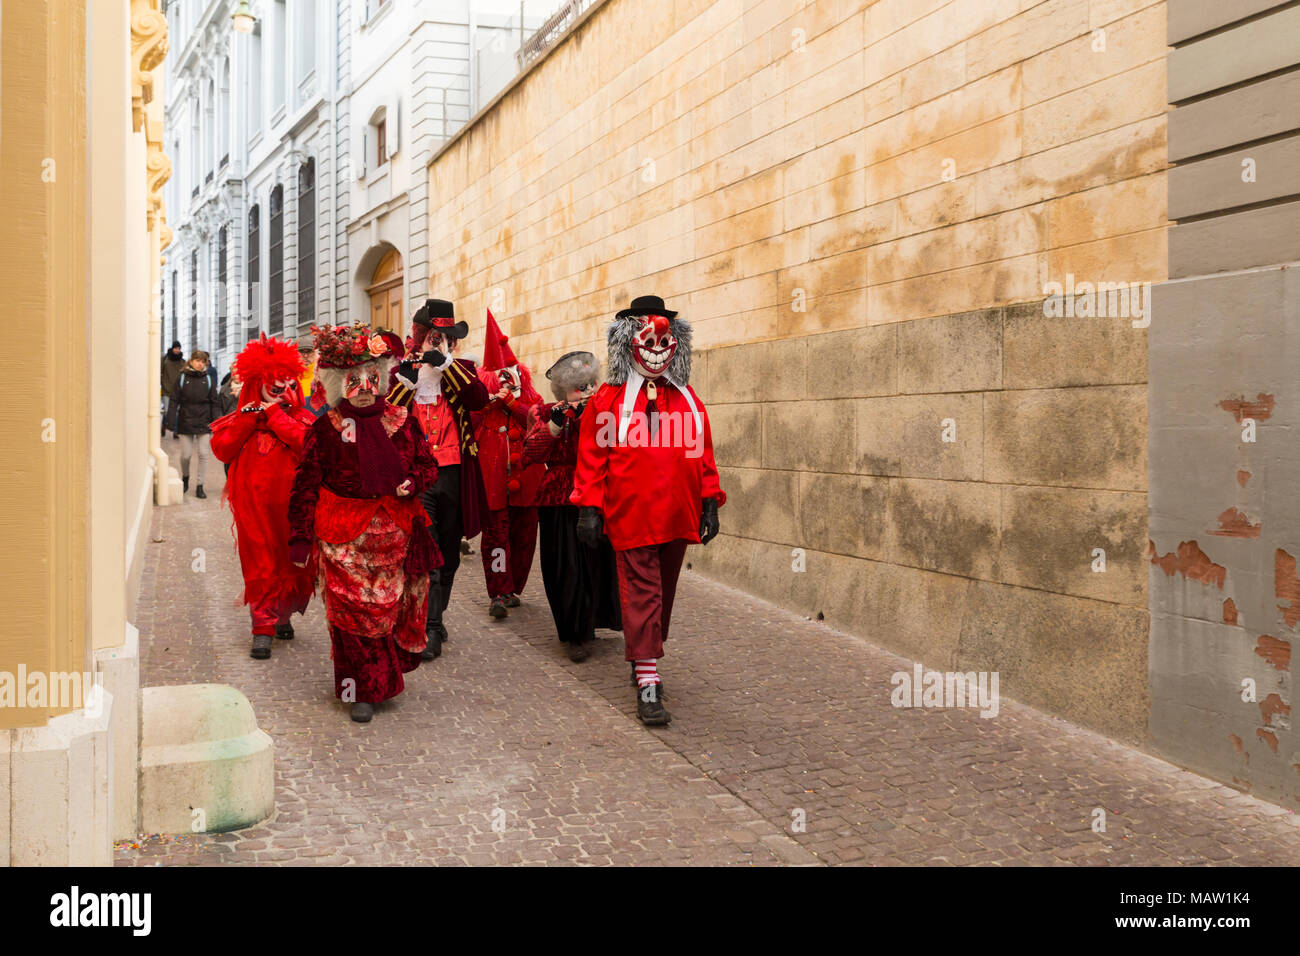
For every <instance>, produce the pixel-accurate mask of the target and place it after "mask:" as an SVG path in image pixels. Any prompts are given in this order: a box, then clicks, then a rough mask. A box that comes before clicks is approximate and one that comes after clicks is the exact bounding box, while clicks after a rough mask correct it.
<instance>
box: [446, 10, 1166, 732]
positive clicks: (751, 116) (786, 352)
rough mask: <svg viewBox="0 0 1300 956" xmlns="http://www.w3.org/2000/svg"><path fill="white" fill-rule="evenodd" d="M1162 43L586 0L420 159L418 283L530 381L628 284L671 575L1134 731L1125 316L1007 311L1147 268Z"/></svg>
mask: <svg viewBox="0 0 1300 956" xmlns="http://www.w3.org/2000/svg"><path fill="white" fill-rule="evenodd" d="M1165 52H1166V49H1165V5H1164V3H1163V2H1151V0H1040V2H1030V0H876V2H866V0H819V2H815V3H805V2H802V0H672V2H664V0H609V2H607V3H605V4H604V5H603V6H602V7H601V8H599V9H598V10H597V11H596V13H595V14H594V15H593V16H592V17H591V18H590V19H589V20H587V21H586V22H585V23H584V24H583V25H581V26H580V27H579V28H578V29H577V31H576V32H575V33H574V34H573V35H571V36H570V37H569V38H568V39H566V40H565V41H564V42H563V43H562V44H561V45H560V46H559V47H558V48H557V49H556V50H554V51H553V52H552V53H551V55H550V56H549V57H548V58H547V59H546V60H545V61H544V62H542V63H541V64H540V65H538V66H537V67H536V68H535V69H533V70H532V72H530V73H529V74H528V75H527V76H526V77H525V78H524V79H523V80H522V81H521V82H520V83H519V85H517V86H516V87H515V88H514V89H512V90H511V91H509V92H508V93H507V94H506V96H505V97H504V98H503V99H502V100H501V101H500V102H499V103H498V104H497V105H496V106H495V107H494V108H493V109H492V110H491V111H490V112H488V113H487V114H486V115H485V116H483V117H482V118H481V119H480V120H479V121H477V122H476V123H474V124H473V125H471V126H470V127H469V128H468V129H467V130H466V131H465V132H464V134H463V135H462V136H461V137H460V138H459V139H457V140H456V141H454V142H453V143H452V144H451V145H450V146H449V147H448V148H447V149H446V150H445V151H444V152H443V153H442V154H441V155H439V156H437V157H435V159H434V161H433V162H432V164H431V168H430V194H431V200H430V201H431V205H432V209H433V212H432V214H431V239H430V242H431V249H430V275H431V278H430V292H431V294H435V295H443V296H447V297H451V298H455V299H456V300H457V302H458V306H459V308H460V310H461V314H463V315H465V316H467V317H468V318H469V319H470V321H471V322H472V323H475V324H476V325H477V324H478V323H480V322H481V317H482V315H483V309H484V307H485V306H491V307H492V309H493V311H494V313H495V314H496V315H497V316H498V318H499V319H500V320H501V322H502V325H503V327H504V328H505V330H506V331H507V333H508V334H510V335H511V337H512V341H513V342H514V344H515V348H516V351H517V352H518V353H519V354H520V355H521V356H522V357H523V358H524V360H525V361H526V362H529V363H531V364H532V365H533V367H534V368H544V367H546V365H547V364H549V362H550V361H551V360H552V359H553V358H555V357H556V356H558V355H559V354H561V353H562V352H564V351H566V350H569V349H572V348H594V349H596V350H597V351H598V352H600V351H603V330H604V327H605V324H606V323H607V321H608V319H609V317H610V316H611V315H612V314H613V312H614V311H616V310H617V309H618V308H620V307H622V306H623V305H624V304H626V303H627V302H628V300H630V299H631V298H632V297H633V296H634V295H637V294H641V293H646V292H657V293H659V294H661V295H663V296H664V297H665V298H666V299H667V300H668V301H669V303H670V304H671V306H672V307H674V308H676V309H678V310H680V311H681V312H682V314H683V315H684V316H685V317H687V318H689V319H691V320H692V321H693V322H694V324H695V328H696V330H697V338H696V344H697V349H698V350H699V352H700V360H699V363H698V372H697V373H696V382H695V384H696V385H697V387H698V388H699V390H700V391H701V394H702V395H703V396H704V398H705V400H706V401H707V402H708V403H709V406H710V410H711V414H712V416H713V423H714V429H715V435H716V439H717V444H718V460H719V464H720V466H721V468H722V470H723V474H724V482H725V485H726V487H727V489H728V491H729V493H730V495H731V498H730V501H729V503H728V504H727V506H726V507H725V508H724V509H723V513H722V527H723V535H722V536H721V537H720V538H719V539H718V540H717V541H716V542H715V543H713V544H711V545H710V546H709V547H708V548H705V549H698V548H697V549H693V553H692V554H691V555H690V557H689V558H688V560H690V561H691V562H692V564H693V565H694V567H695V568H696V569H697V570H703V571H704V572H705V573H708V574H711V575H715V576H717V577H719V578H721V579H723V580H726V581H728V582H731V583H734V584H736V585H738V586H740V587H742V588H746V589H749V590H751V591H753V592H755V593H758V594H761V595H763V596H766V597H768V598H771V599H773V600H775V601H777V602H779V603H782V604H785V605H786V606H789V607H793V608H797V609H799V610H801V611H804V612H806V613H808V614H810V615H816V614H818V613H820V614H822V615H823V616H824V617H825V619H826V620H827V621H828V622H829V623H831V624H833V625H835V626H837V627H842V628H846V629H848V630H851V631H854V632H855V633H859V634H862V635H864V636H865V637H867V638H869V639H870V640H872V641H874V642H877V643H879V644H881V645H884V646H886V647H890V648H894V649H897V650H899V651H902V652H904V653H907V654H909V655H911V656H914V657H916V658H919V659H920V660H921V661H923V662H925V663H926V664H928V665H931V666H935V667H940V668H945V669H950V668H961V669H963V670H994V669H996V670H998V671H999V672H1000V674H1001V689H1002V691H1003V693H1006V694H1008V695H1010V696H1013V697H1017V698H1019V699H1022V700H1026V701H1029V702H1031V703H1034V704H1036V705H1038V706H1041V707H1043V708H1045V709H1048V710H1049V711H1051V712H1052V713H1057V714H1061V715H1063V716H1067V717H1070V718H1073V719H1076V720H1079V721H1081V722H1084V723H1086V724H1089V725H1091V726H1093V727H1096V728H1099V729H1102V730H1104V731H1107V732H1109V733H1112V734H1114V735H1115V736H1118V737H1121V738H1124V739H1127V740H1134V741H1140V740H1143V739H1145V736H1146V732H1147V716H1148V709H1147V705H1148V698H1147V666H1146V661H1147V624H1148V609H1147V595H1146V586H1147V578H1146V558H1145V549H1146V542H1147V535H1146V511H1147V502H1146V476H1147V462H1146V387H1145V383H1146V375H1147V370H1146V332H1145V331H1144V330H1143V329H1141V328H1136V329H1135V328H1134V327H1133V325H1132V320H1131V318H1130V316H1128V315H1121V316H1111V317H1108V318H1105V319H1100V318H1086V317H1074V316H1072V315H1071V316H1065V315H1062V316H1055V315H1054V316H1048V315H1045V314H1044V309H1043V305H1042V300H1043V295H1044V285H1045V283H1048V282H1059V283H1061V284H1062V285H1072V284H1074V283H1076V282H1121V281H1122V282H1159V281H1161V280H1163V279H1165V278H1166V277H1167V273H1166V233H1167V220H1166V207H1165V175H1166V174H1165V167H1166V141H1165V124H1166V119H1165V113H1166V99H1165ZM480 336H481V332H480V331H477V330H476V334H475V335H474V337H473V338H472V339H471V342H470V347H471V349H474V348H476V347H477V344H478V342H480V341H481V338H480ZM946 421H950V422H951V425H952V428H951V429H949V430H947V431H945V424H944V423H945V422H946ZM945 436H946V437H951V438H953V439H954V440H952V441H944V438H945ZM796 549H799V551H798V553H797V554H796ZM1099 550H1101V551H1104V552H1105V556H1104V557H1105V570H1104V571H1103V570H1100V565H1099V564H1098V558H1097V555H1096V552H1097V551H1099ZM800 561H802V565H801V564H800V563H799V562H800ZM792 652H797V649H794V648H792Z"/></svg>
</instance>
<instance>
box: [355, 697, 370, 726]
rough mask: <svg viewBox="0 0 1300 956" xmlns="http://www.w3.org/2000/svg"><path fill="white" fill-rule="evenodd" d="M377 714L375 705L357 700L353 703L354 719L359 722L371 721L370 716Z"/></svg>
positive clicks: (366, 722)
mask: <svg viewBox="0 0 1300 956" xmlns="http://www.w3.org/2000/svg"><path fill="white" fill-rule="evenodd" d="M373 716H375V705H374V704H367V703H365V702H364V701H360V700H359V701H357V702H356V703H355V704H353V705H352V719H353V720H355V721H356V722H357V723H359V724H368V723H370V718H371V717H373Z"/></svg>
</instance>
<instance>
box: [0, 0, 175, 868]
mask: <svg viewBox="0 0 1300 956" xmlns="http://www.w3.org/2000/svg"><path fill="white" fill-rule="evenodd" d="M166 52H167V21H166V19H165V18H164V17H163V15H162V13H161V12H160V10H159V4H158V0H95V2H94V3H85V2H83V0H25V2H23V3H11V4H6V5H5V9H4V17H3V20H2V21H0V122H2V124H3V125H2V127H0V167H2V172H3V175H0V205H2V207H3V208H4V210H5V215H4V217H3V223H2V224H0V230H3V241H0V257H2V260H0V262H2V265H0V283H2V286H0V289H2V291H3V301H4V303H5V307H6V314H7V321H6V322H5V324H4V327H5V331H6V333H7V334H8V337H9V342H8V344H7V346H6V347H5V348H4V349H3V350H2V353H3V354H2V356H0V409H2V410H0V421H2V422H3V434H4V442H3V452H2V454H3V458H4V461H3V466H2V467H0V529H2V530H3V540H5V541H6V542H8V543H9V554H8V555H7V559H6V561H5V566H6V568H5V571H6V573H5V589H4V590H5V594H6V597H7V603H8V608H9V613H7V614H5V615H4V623H3V625H0V862H4V863H10V864H15V865H30V864H38V865H65V864H66V865H88V864H109V863H111V858H112V841H113V839H114V838H124V837H128V836H131V835H133V834H134V833H135V832H136V824H137V821H138V819H139V815H138V803H139V800H138V788H137V785H136V781H137V778H138V774H137V767H138V763H139V738H140V687H139V663H138V659H139V655H138V645H137V635H136V631H135V628H134V627H133V626H132V625H131V618H132V616H133V614H134V607H133V604H134V600H135V595H136V592H137V590H138V580H139V573H140V568H141V565H142V559H143V555H144V546H145V543H146V540H147V538H148V535H149V527H150V516H151V512H152V508H151V505H152V504H154V503H155V502H156V503H158V504H167V503H168V501H169V490H170V489H169V485H170V480H171V478H172V475H171V473H170V472H171V469H169V468H168V465H167V458H166V455H165V454H164V453H163V452H162V451H161V449H160V447H159V444H158V440H159V434H160V422H159V420H158V415H159V408H158V404H159V403H158V399H157V396H158V394H159V365H158V363H159V356H161V354H162V343H161V342H160V341H159V335H160V325H159V320H158V314H157V301H156V299H157V286H158V276H159V262H160V255H161V249H162V247H164V246H165V245H166V243H167V240H168V235H169V230H168V229H167V226H166V224H165V215H164V209H163V207H162V199H161V192H160V190H161V188H162V185H163V184H164V183H165V182H166V181H167V178H168V176H169V174H170V163H169V161H168V159H167V157H166V156H165V155H164V154H163V150H162V121H163V118H162V95H161V92H162V91H161V89H160V88H159V87H160V85H161V75H162V71H161V70H160V69H159V65H160V64H161V62H162V59H163V57H164V56H165V55H166ZM85 675H91V676H90V677H89V678H86V677H85ZM86 685H89V686H91V687H93V686H94V685H100V687H101V688H102V692H99V693H96V692H94V691H90V690H89V687H88V686H86Z"/></svg>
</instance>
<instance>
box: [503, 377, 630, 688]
mask: <svg viewBox="0 0 1300 956" xmlns="http://www.w3.org/2000/svg"><path fill="white" fill-rule="evenodd" d="M546 378H547V379H548V380H549V381H550V383H551V391H552V392H553V393H554V395H555V402H554V403H550V404H545V405H542V406H540V407H539V408H538V409H537V414H536V416H535V417H536V420H535V421H534V423H533V426H532V428H530V429H529V430H528V436H527V437H526V438H525V439H524V456H523V461H524V464H525V465H529V464H534V463H537V462H544V463H545V465H546V474H545V476H544V477H543V478H542V483H541V486H540V487H539V488H538V490H537V504H538V508H537V513H538V516H539V519H540V521H539V524H540V527H541V532H542V551H541V563H542V585H543V587H545V589H546V600H547V603H549V604H550V605H551V617H553V618H554V619H555V633H556V635H557V636H558V637H559V638H560V641H561V643H563V644H564V646H565V648H566V649H567V651H568V654H569V660H571V661H573V662H575V663H577V662H579V661H585V660H586V659H587V658H588V656H590V654H591V644H592V642H593V641H594V640H595V639H596V628H598V627H607V628H610V629H612V630H615V631H617V630H622V627H623V620H622V615H621V613H620V609H619V598H618V569H617V567H616V566H615V563H614V550H613V549H612V548H611V547H610V544H609V540H608V539H607V538H605V537H603V536H602V537H601V539H600V542H599V543H598V544H597V545H596V547H594V548H591V547H588V546H587V545H586V544H584V543H582V542H581V541H579V540H578V508H577V505H572V504H570V503H569V495H570V494H572V493H573V471H574V468H575V467H576V466H577V462H578V431H579V427H580V424H581V419H582V413H583V411H584V410H585V409H586V407H587V399H589V398H591V396H592V395H593V394H594V393H595V391H596V389H597V388H598V387H599V386H600V362H599V361H597V359H596V356H594V355H592V354H591V353H590V352H569V353H568V354H567V355H562V356H560V359H559V361H557V362H556V363H555V364H554V365H552V366H551V368H550V369H549V370H548V371H547V373H546Z"/></svg>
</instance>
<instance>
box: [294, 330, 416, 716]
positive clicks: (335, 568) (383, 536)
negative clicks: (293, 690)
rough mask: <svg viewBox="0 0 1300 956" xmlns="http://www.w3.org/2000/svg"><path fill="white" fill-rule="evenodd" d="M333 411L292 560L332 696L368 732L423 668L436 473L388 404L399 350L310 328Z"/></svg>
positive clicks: (310, 471) (304, 485)
mask: <svg viewBox="0 0 1300 956" xmlns="http://www.w3.org/2000/svg"><path fill="white" fill-rule="evenodd" d="M312 331H313V333H314V334H315V339H316V348H317V350H318V352H319V355H320V358H319V361H318V363H317V369H316V375H317V377H318V378H319V380H320V382H321V384H322V385H323V386H324V389H325V394H326V397H327V399H328V401H329V406H330V407H329V411H327V412H326V413H325V414H324V415H322V416H321V417H320V418H318V419H316V422H315V424H314V425H312V427H311V430H310V431H309V432H308V434H307V441H306V443H305V446H304V449H303V456H302V461H301V463H300V464H299V465H298V471H297V474H296V475H295V477H294V483H293V491H292V493H291V495H290V499H289V523H290V526H291V527H292V533H291V535H290V538H289V555H290V559H291V560H292V561H293V562H294V564H296V565H298V566H299V567H303V566H311V567H312V568H314V569H315V570H316V571H317V572H318V573H319V580H320V584H321V597H322V598H323V599H324V601H325V616H326V620H327V621H328V622H329V630H330V644H331V656H332V657H333V659H334V691H335V694H336V695H337V696H338V697H339V699H340V700H343V701H344V702H345V703H350V704H351V705H352V719H353V720H355V721H357V722H359V723H365V722H366V721H369V720H370V719H371V717H372V716H373V714H374V705H375V704H377V703H379V702H381V701H384V700H388V699H389V698H392V697H395V696H397V695H398V694H400V693H401V692H402V690H403V689H404V688H405V683H404V681H403V677H402V675H403V674H404V673H408V672H410V671H412V670H414V669H415V668H416V667H418V666H419V664H420V653H421V651H423V649H424V646H425V643H426V642H425V636H424V621H425V615H426V613H427V611H426V607H427V600H428V594H429V577H428V576H429V573H430V572H431V571H432V570H433V569H434V568H436V567H437V566H438V565H440V564H441V563H442V559H441V556H440V555H439V553H438V548H437V546H436V545H435V543H434V541H433V539H432V537H431V536H430V535H429V532H428V528H427V524H428V518H427V517H426V516H425V513H424V509H423V508H422V507H421V506H420V492H421V491H423V490H424V489H425V488H426V487H428V486H430V485H432V484H433V482H434V480H435V478H436V475H437V466H436V465H435V463H434V461H433V458H432V456H431V455H430V454H429V451H428V446H427V442H426V441H425V437H424V432H423V431H422V430H421V428H420V425H419V423H418V422H417V421H416V420H415V417H414V416H413V415H411V414H410V413H409V412H408V410H407V409H406V408H403V407H401V406H397V405H391V404H389V403H388V401H387V400H386V399H385V397H384V396H385V393H386V392H387V390H388V379H389V373H390V372H391V370H392V367H393V366H394V365H395V364H396V363H397V361H398V360H399V359H400V358H401V353H400V348H401V342H400V340H398V341H397V343H396V349H394V346H393V340H392V338H391V337H390V334H388V333H378V332H372V331H371V330H370V329H368V328H366V327H365V326H361V325H354V326H336V327H333V328H318V327H315V326H313V327H312Z"/></svg>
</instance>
